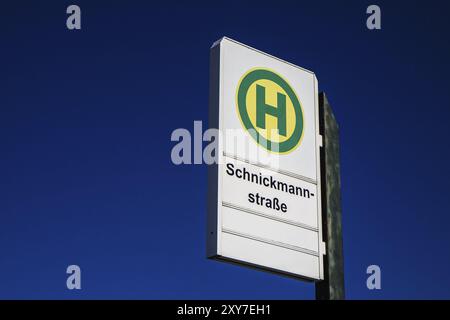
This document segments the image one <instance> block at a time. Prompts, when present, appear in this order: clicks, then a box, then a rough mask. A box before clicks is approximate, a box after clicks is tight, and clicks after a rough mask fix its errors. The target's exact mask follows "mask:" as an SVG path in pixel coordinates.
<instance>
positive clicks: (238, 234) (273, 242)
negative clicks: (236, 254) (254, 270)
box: [222, 228, 319, 257]
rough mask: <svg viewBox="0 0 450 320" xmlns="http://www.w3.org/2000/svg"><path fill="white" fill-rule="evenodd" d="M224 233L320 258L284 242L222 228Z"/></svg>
mask: <svg viewBox="0 0 450 320" xmlns="http://www.w3.org/2000/svg"><path fill="white" fill-rule="evenodd" d="M222 232H224V233H228V234H232V235H235V236H238V237H242V238H247V239H250V240H254V241H259V242H262V243H266V244H270V245H273V246H277V247H281V248H285V249H289V250H293V251H297V252H301V253H306V254H309V255H312V256H315V257H318V256H319V253H318V252H316V251H312V250H309V249H305V248H302V247H297V246H293V245H290V244H287V243H283V242H278V241H273V240H268V239H264V238H260V237H255V236H252V235H249V234H246V233H241V232H236V231H233V230H230V229H226V228H222Z"/></svg>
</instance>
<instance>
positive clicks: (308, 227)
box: [222, 201, 319, 232]
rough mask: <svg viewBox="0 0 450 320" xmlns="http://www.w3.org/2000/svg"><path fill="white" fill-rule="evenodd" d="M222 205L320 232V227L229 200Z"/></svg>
mask: <svg viewBox="0 0 450 320" xmlns="http://www.w3.org/2000/svg"><path fill="white" fill-rule="evenodd" d="M222 205H223V206H224V207H227V208H231V209H234V210H239V211H244V212H247V213H250V214H254V215H257V216H260V217H263V218H267V219H271V220H275V221H278V222H283V223H287V224H290V225H293V226H295V227H299V228H303V229H307V230H310V231H314V232H319V229H318V228H315V227H311V226H308V225H306V224H303V223H299V222H295V221H292V220H288V219H283V218H279V217H275V216H271V215H268V214H265V213H262V212H258V211H255V210H252V209H247V208H244V207H241V206H237V205H234V204H232V203H229V202H225V201H222Z"/></svg>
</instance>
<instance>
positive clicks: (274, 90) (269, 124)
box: [246, 79, 296, 143]
mask: <svg viewBox="0 0 450 320" xmlns="http://www.w3.org/2000/svg"><path fill="white" fill-rule="evenodd" d="M257 85H260V86H263V87H264V88H265V93H266V94H265V99H266V102H267V104H271V105H277V94H278V93H281V94H284V95H285V96H286V121H287V125H286V128H287V132H286V136H283V135H281V134H279V131H278V123H277V119H276V118H275V117H270V116H268V117H266V128H265V129H262V128H258V127H257V125H256V86H257ZM246 105H247V113H248V116H249V118H250V121H251V123H252V125H253V127H254V128H256V130H257V131H258V133H259V134H260V135H261V136H263V137H264V138H265V139H267V140H270V141H273V142H278V143H281V142H284V141H286V140H289V138H290V137H291V136H292V134H293V133H294V128H295V125H296V123H295V122H296V118H295V110H294V105H293V104H292V101H291V99H290V98H289V96H288V94H287V92H286V91H285V90H284V89H283V88H281V87H280V86H279V85H278V84H277V83H275V82H273V81H271V80H267V79H260V80H257V81H255V82H254V83H253V84H252V85H251V86H250V87H249V89H248V91H247V98H246Z"/></svg>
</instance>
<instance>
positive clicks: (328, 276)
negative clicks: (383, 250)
mask: <svg viewBox="0 0 450 320" xmlns="http://www.w3.org/2000/svg"><path fill="white" fill-rule="evenodd" d="M319 131H320V134H321V135H322V137H323V148H322V149H321V151H320V152H321V153H320V156H321V163H320V167H321V181H322V186H321V187H322V229H323V240H324V241H325V242H326V247H327V254H326V256H324V280H322V281H319V282H316V299H317V300H341V299H345V290H344V253H343V245H342V211H341V178H340V162H339V127H338V124H337V122H336V119H335V118H334V114H333V111H332V109H331V106H330V104H329V103H328V100H327V97H326V95H325V93H323V92H321V93H320V94H319Z"/></svg>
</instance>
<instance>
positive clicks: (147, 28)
mask: <svg viewBox="0 0 450 320" xmlns="http://www.w3.org/2000/svg"><path fill="white" fill-rule="evenodd" d="M72 3H75V4H78V5H79V6H80V7H81V10H82V30H81V31H69V30H67V29H66V17H67V15H66V13H65V11H66V7H67V6H68V5H70V4H72ZM152 3H153V1H124V0H122V1H84V0H83V1H74V2H72V1H71V2H69V1H26V2H24V1H4V2H2V6H1V14H0V59H1V60H0V146H1V153H0V218H1V222H0V298H3V299H4V298H63V299H66V298H67V299H71V298H87V299H90V298H139V299H152V298H202V299H207V298H208V299H211V298H230V299H233V298H243V299H258V298H270V299H281V298H287V299H311V298H313V297H314V286H313V285H312V284H310V283H304V282H300V281H295V280H292V279H288V278H284V277H281V276H277V275H272V274H267V273H264V272H259V271H254V270H250V269H246V268H243V267H238V266H233V265H228V264H224V263H219V262H216V261H210V260H207V259H206V258H205V218H206V189H207V186H206V166H205V165H197V166H175V165H173V164H172V163H171V159H170V151H171V148H172V147H173V145H174V143H172V142H171V141H170V135H171V132H172V131H173V130H174V129H176V128H179V127H184V128H188V129H190V130H192V128H193V121H194V120H203V121H206V120H207V114H208V68H209V62H208V59H209V47H210V45H211V44H212V43H213V42H214V41H215V40H217V39H219V38H220V37H222V36H229V37H231V38H234V39H236V40H238V41H241V42H244V43H246V44H249V45H251V46H253V47H256V48H258V49H260V50H263V51H266V52H268V53H271V54H273V55H275V56H278V57H280V58H283V59H285V60H288V61H291V62H293V63H295V64H298V65H300V66H303V67H305V68H308V69H310V70H313V71H314V72H316V74H317V77H318V79H319V87H320V89H321V90H324V91H326V93H327V95H328V98H329V100H330V102H331V104H332V106H333V108H334V111H335V114H336V118H337V119H338V121H339V124H340V128H341V152H342V154H341V160H342V192H343V193H342V195H343V199H342V200H343V217H344V218H343V223H344V250H345V276H346V279H345V282H346V294H347V297H348V298H350V299H366V298H367V299H379V298H387V299H392V298H402V299H409V298H427V299H428V298H450V275H449V273H448V270H449V265H450V233H449V231H448V230H449V224H450V214H449V213H450V209H449V207H450V194H449V189H450V188H449V183H448V181H449V179H450V173H449V170H448V167H449V165H448V163H450V152H449V143H448V138H449V136H450V125H449V117H450V105H449V104H450V103H449V101H450V90H449V87H450V86H449V85H450V80H449V77H448V75H449V73H450V64H449V60H448V59H449V57H450V42H449V40H448V33H449V31H450V28H449V26H448V24H449V22H448V21H449V20H448V12H449V9H450V7H449V5H448V2H445V1H377V2H375V3H376V4H378V5H380V7H381V10H382V30H380V31H369V30H368V29H367V28H366V26H365V21H366V17H367V15H366V13H365V11H366V8H367V6H368V5H370V4H372V2H368V1H345V4H344V3H343V2H342V1H318V0H317V1H288V2H285V1H251V2H246V1H229V0H228V1H204V2H196V1H188V2H186V1H184V2H181V1H180V2H178V3H169V2H167V3H165V4H162V2H161V3H160V4H152ZM69 264H77V265H79V266H80V267H81V269H82V290H81V291H78V292H75V291H69V290H67V289H66V283H65V282H66V277H67V275H66V273H65V269H66V267H67V266H68V265H69ZM370 264H377V265H379V266H380V267H381V269H382V290H381V291H376V292H375V291H369V290H367V288H366V277H367V275H366V273H365V271H366V268H367V266H368V265H370Z"/></svg>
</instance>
